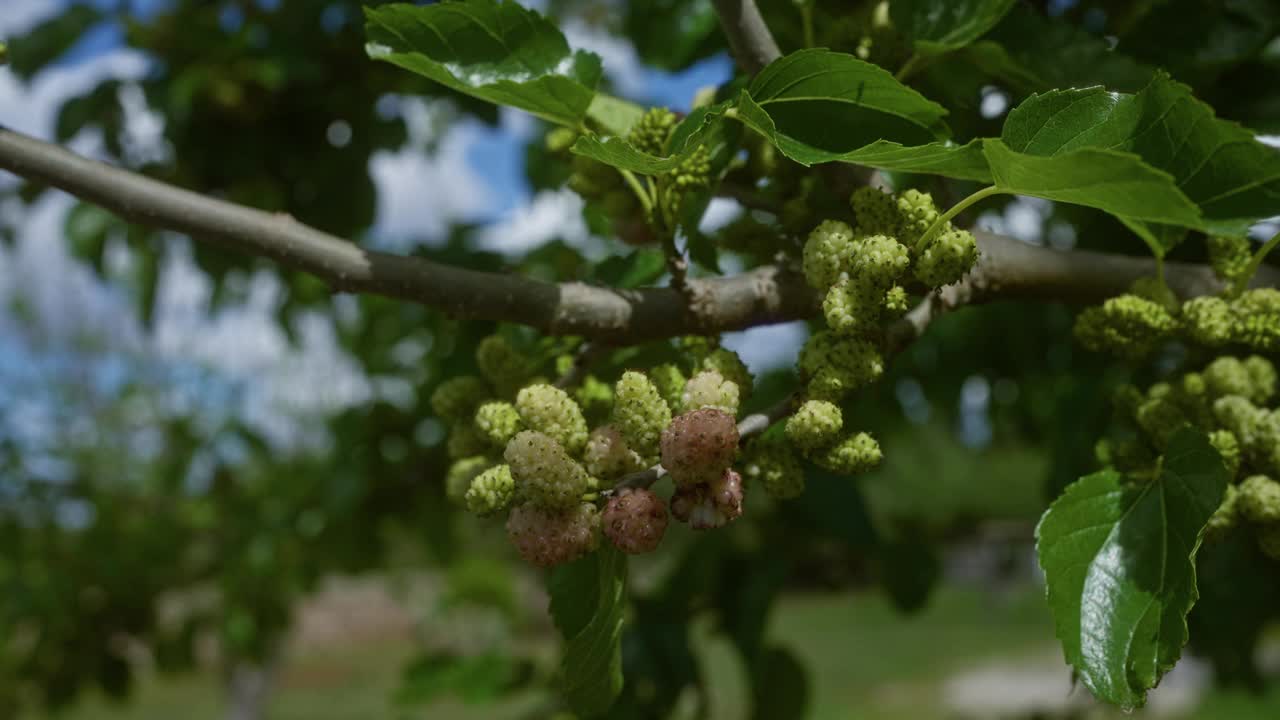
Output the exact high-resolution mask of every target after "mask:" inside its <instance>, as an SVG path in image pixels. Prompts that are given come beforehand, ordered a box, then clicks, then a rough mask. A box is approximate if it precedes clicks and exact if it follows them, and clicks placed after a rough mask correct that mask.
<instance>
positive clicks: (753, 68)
mask: <svg viewBox="0 0 1280 720" xmlns="http://www.w3.org/2000/svg"><path fill="white" fill-rule="evenodd" d="M712 4H713V5H714V6H715V8H716V14H717V15H719V16H720V26H721V27H722V28H724V34H725V36H727V37H728V39H729V48H730V49H731V50H733V57H734V59H736V60H737V61H738V65H739V67H741V68H742V69H743V71H745V72H746V73H747V74H749V75H755V74H756V73H758V72H760V70H762V69H763V68H764V66H766V65H768V64H769V63H771V62H773V61H774V60H777V59H778V58H780V57H782V51H781V50H780V49H778V42H777V41H776V40H774V39H773V34H772V33H770V32H769V26H768V25H765V23H764V17H762V16H761V15H760V8H758V7H756V4H755V2H754V0H713V2H712Z"/></svg>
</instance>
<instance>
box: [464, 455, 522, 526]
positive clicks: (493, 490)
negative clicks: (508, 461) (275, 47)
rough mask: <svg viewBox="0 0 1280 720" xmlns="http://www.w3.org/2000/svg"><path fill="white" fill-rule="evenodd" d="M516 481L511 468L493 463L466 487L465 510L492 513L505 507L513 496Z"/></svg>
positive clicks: (481, 513) (483, 513)
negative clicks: (493, 464)
mask: <svg viewBox="0 0 1280 720" xmlns="http://www.w3.org/2000/svg"><path fill="white" fill-rule="evenodd" d="M515 491H516V483H515V480H514V479H513V478H512V477H511V468H509V467H507V466H506V465H495V466H493V467H491V468H489V469H488V470H485V471H484V472H482V473H480V474H479V475H477V476H476V478H475V479H474V480H472V481H471V486H470V487H468V488H467V492H466V495H465V496H464V497H465V498H466V502H467V510H470V511H471V512H473V513H475V514H476V515H480V516H482V517H483V516H486V515H492V514H494V513H496V512H498V511H499V510H502V509H504V508H506V507H507V505H509V504H510V503H511V501H512V499H513V498H514V497H515Z"/></svg>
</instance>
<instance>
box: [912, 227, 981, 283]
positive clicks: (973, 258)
mask: <svg viewBox="0 0 1280 720" xmlns="http://www.w3.org/2000/svg"><path fill="white" fill-rule="evenodd" d="M977 260H978V244H977V242H976V241H975V240H974V239H973V233H971V232H969V231H968V230H950V231H948V232H944V233H941V234H939V235H938V236H937V237H935V238H933V240H932V241H931V242H930V243H929V246H928V247H926V248H925V249H924V250H923V251H922V252H921V253H920V256H919V257H917V258H916V265H915V275H916V279H918V280H919V281H920V282H922V283H924V284H925V285H928V286H929V287H934V288H936V287H942V286H943V285H950V284H951V283H954V282H959V280H960V279H961V278H963V277H964V275H965V273H967V272H969V270H970V269H971V268H973V264H974V263H975V262H977Z"/></svg>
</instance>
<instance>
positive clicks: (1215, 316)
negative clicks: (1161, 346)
mask: <svg viewBox="0 0 1280 720" xmlns="http://www.w3.org/2000/svg"><path fill="white" fill-rule="evenodd" d="M1182 323H1183V327H1184V328H1186V331H1187V335H1188V336H1190V338H1191V339H1192V340H1194V341H1195V342H1198V343H1200V344H1201V345H1207V346H1209V347H1219V346H1222V345H1226V344H1227V343H1229V342H1231V336H1232V334H1233V332H1234V329H1235V319H1234V317H1233V316H1232V313H1231V306H1230V305H1229V304H1228V303H1227V301H1226V300H1223V299H1222V298H1216V297H1208V296H1206V297H1198V298H1192V299H1190V300H1188V301H1186V302H1185V303H1183V304H1182Z"/></svg>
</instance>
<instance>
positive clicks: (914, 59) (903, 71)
mask: <svg viewBox="0 0 1280 720" xmlns="http://www.w3.org/2000/svg"><path fill="white" fill-rule="evenodd" d="M920 63H921V58H920V55H919V54H918V53H911V57H909V58H907V61H906V62H904V63H902V67H900V68H898V72H896V73H894V74H893V79H894V80H897V81H898V82H906V80H907V78H909V77H911V75H912V73H914V72H915V71H916V70H917V69H918V68H919V66H920Z"/></svg>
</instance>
